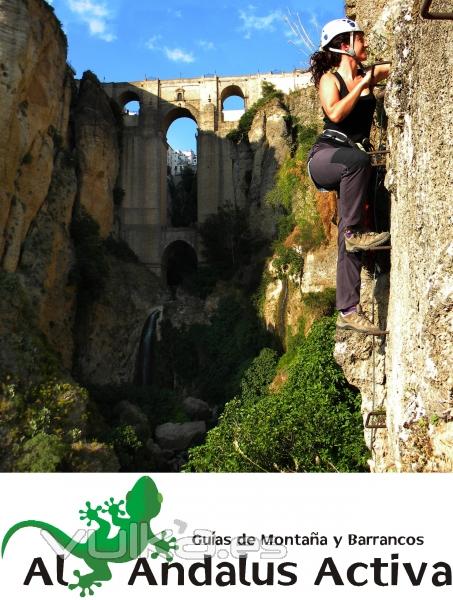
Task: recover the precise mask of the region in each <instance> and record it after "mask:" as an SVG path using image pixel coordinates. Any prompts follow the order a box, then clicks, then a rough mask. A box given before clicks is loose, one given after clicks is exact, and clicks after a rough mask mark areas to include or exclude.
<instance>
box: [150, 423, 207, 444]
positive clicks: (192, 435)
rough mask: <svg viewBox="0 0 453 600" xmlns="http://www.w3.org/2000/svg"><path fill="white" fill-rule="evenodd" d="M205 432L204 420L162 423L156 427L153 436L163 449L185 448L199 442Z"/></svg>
mask: <svg viewBox="0 0 453 600" xmlns="http://www.w3.org/2000/svg"><path fill="white" fill-rule="evenodd" d="M205 433H206V423H205V422H204V421H192V422H191V423H164V424H163V425H159V426H158V427H156V431H155V438H156V442H157V443H158V445H159V446H160V447H161V448H163V449H165V450H185V449H186V448H189V447H190V446H193V445H194V444H197V443H200V442H201V441H202V440H203V437H204V434H205Z"/></svg>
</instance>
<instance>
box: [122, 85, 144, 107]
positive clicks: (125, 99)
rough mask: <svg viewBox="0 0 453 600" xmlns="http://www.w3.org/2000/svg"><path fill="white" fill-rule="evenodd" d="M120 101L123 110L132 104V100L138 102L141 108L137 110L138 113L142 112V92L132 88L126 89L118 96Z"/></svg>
mask: <svg viewBox="0 0 453 600" xmlns="http://www.w3.org/2000/svg"><path fill="white" fill-rule="evenodd" d="M118 102H119V105H120V106H121V108H122V110H123V111H124V110H126V107H127V105H128V104H130V103H131V102H138V105H139V110H138V111H137V112H138V113H140V111H141V109H142V104H143V100H142V97H141V94H139V93H137V92H135V91H133V90H131V89H129V90H125V91H124V92H123V93H122V94H120V96H119V98H118Z"/></svg>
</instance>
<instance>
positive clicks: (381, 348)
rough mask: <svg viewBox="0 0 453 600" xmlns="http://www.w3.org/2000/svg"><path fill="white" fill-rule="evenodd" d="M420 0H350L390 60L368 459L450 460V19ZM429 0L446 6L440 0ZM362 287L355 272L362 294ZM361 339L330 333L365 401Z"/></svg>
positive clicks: (365, 358)
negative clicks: (384, 255) (431, 14)
mask: <svg viewBox="0 0 453 600" xmlns="http://www.w3.org/2000/svg"><path fill="white" fill-rule="evenodd" d="M442 4H444V6H443V5H442ZM419 5H420V3H419V2H415V1H412V0H406V1H405V2H400V1H399V0H398V1H397V0H388V1H387V2H381V3H380V4H379V8H381V9H382V12H381V13H380V14H379V13H377V12H376V3H374V2H373V3H370V2H366V1H364V2H356V8H355V9H354V10H356V11H357V18H358V19H359V18H360V19H361V21H360V22H362V21H363V22H364V23H365V22H369V23H370V25H372V26H373V30H372V31H371V36H370V37H371V39H373V37H372V36H373V32H374V34H375V35H376V37H377V38H378V40H380V43H381V44H382V47H384V48H386V49H387V53H388V54H386V56H385V58H387V59H388V60H392V62H393V70H392V74H391V76H390V79H389V83H388V85H387V91H386V99H385V107H386V112H387V115H388V149H389V150H390V157H389V163H388V171H387V177H386V186H387V188H388V190H389V191H390V193H391V234H392V251H391V262H392V266H391V272H390V276H389V278H388V276H387V277H383V278H381V280H380V281H379V284H378V285H379V289H378V291H377V293H376V298H377V308H378V311H379V318H380V319H381V322H382V323H383V324H385V322H386V324H387V328H388V329H389V330H390V334H389V336H388V337H387V339H386V340H383V341H382V342H375V353H374V355H375V358H374V361H375V366H374V372H375V380H376V386H375V401H374V404H375V406H374V408H379V407H383V408H384V409H385V410H386V418H387V429H386V430H378V433H373V436H372V439H370V440H369V442H370V445H371V444H373V450H374V454H373V461H372V468H373V469H375V470H376V471H385V470H398V471H450V470H451V465H452V457H453V446H452V443H451V437H452V430H453V422H452V412H453V375H452V373H453V361H452V356H453V310H452V309H453V283H452V276H453V243H452V221H451V198H450V197H449V196H450V195H451V192H450V190H451V189H452V183H453V182H452V172H453V169H452V154H451V140H450V136H451V131H452V126H453V123H452V114H451V106H452V101H453V96H452V88H451V85H450V82H449V79H448V77H445V73H446V72H451V69H452V66H453V65H452V53H453V30H452V27H451V22H449V21H434V20H424V19H422V18H421V17H420V15H419V12H418V11H419V8H420V6H419ZM450 9H451V7H450ZM437 10H438V11H442V10H444V11H447V10H449V9H448V8H447V3H440V4H439V5H436V11H437ZM383 39H384V43H382V40H383ZM388 284H389V286H390V287H389V288H388ZM370 292H371V286H370V285H369V284H368V283H367V282H366V281H364V289H363V296H364V298H365V300H366V299H368V306H370V304H369V300H370ZM387 304H388V308H387ZM371 343H372V342H371V341H370V340H369V339H364V337H363V336H358V335H356V334H353V335H352V336H351V337H350V339H347V340H346V339H344V340H339V341H338V344H337V356H338V360H339V362H340V363H341V364H342V366H343V368H344V370H345V373H346V376H347V377H348V379H349V380H350V381H351V382H352V383H355V385H358V387H360V389H361V392H362V397H363V399H364V412H365V413H367V412H369V410H370V409H371V407H372V406H371V405H372V396H373V385H372V377H373V374H372V372H373V354H372V351H371V350H372V347H371Z"/></svg>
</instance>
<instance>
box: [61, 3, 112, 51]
mask: <svg viewBox="0 0 453 600" xmlns="http://www.w3.org/2000/svg"><path fill="white" fill-rule="evenodd" d="M68 5H69V8H70V10H71V11H72V12H73V13H74V14H76V15H78V16H79V17H80V18H81V20H82V21H83V22H84V23H86V24H87V25H88V29H89V31H90V34H91V35H92V36H94V37H98V38H100V39H101V40H104V41H105V42H113V40H115V39H116V35H114V34H113V33H112V32H111V31H110V28H111V21H112V19H113V13H112V12H111V11H110V10H109V9H108V8H107V6H106V5H105V4H103V3H102V2H98V1H97V0H68Z"/></svg>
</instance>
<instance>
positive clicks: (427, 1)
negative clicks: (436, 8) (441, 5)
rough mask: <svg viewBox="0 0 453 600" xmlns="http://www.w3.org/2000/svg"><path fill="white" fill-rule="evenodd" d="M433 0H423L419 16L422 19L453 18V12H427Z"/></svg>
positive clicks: (449, 19)
mask: <svg viewBox="0 0 453 600" xmlns="http://www.w3.org/2000/svg"><path fill="white" fill-rule="evenodd" d="M432 1H433V0H424V2H423V4H422V7H421V9H420V16H421V17H423V18H424V19H445V20H448V21H451V20H453V13H451V12H450V13H436V12H433V13H431V12H429V9H430V8H431V3H432Z"/></svg>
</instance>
